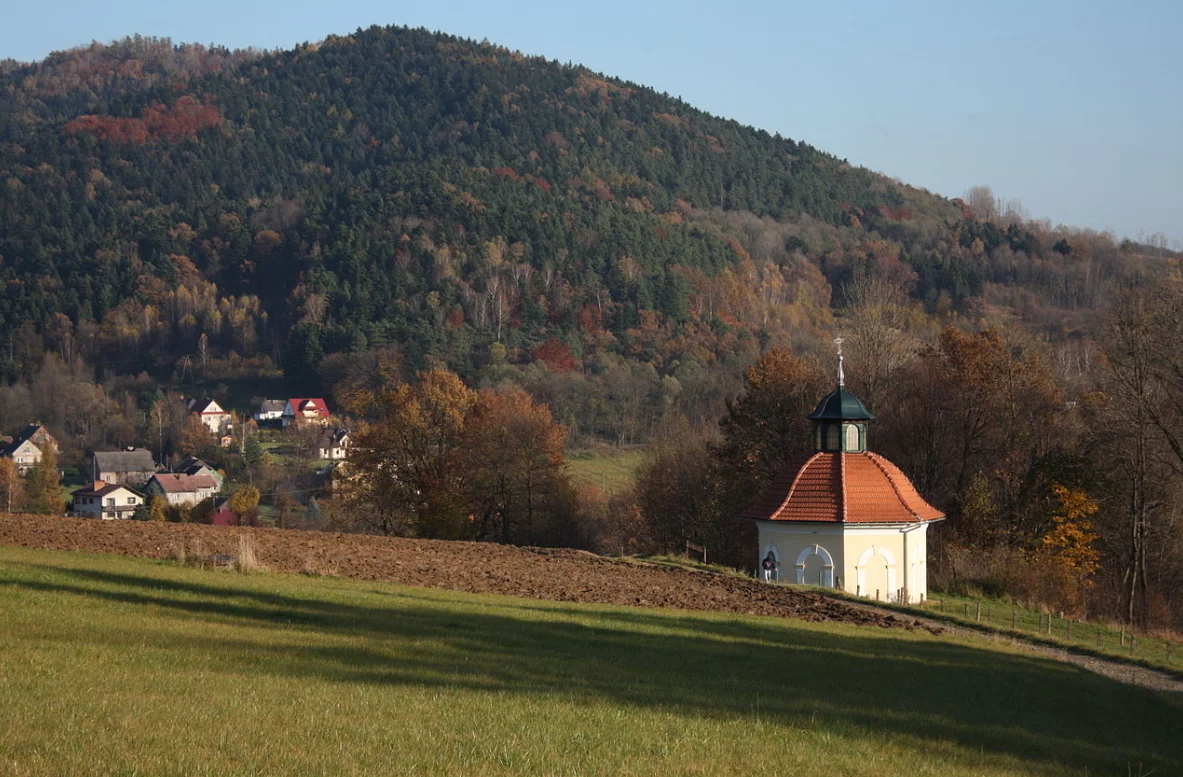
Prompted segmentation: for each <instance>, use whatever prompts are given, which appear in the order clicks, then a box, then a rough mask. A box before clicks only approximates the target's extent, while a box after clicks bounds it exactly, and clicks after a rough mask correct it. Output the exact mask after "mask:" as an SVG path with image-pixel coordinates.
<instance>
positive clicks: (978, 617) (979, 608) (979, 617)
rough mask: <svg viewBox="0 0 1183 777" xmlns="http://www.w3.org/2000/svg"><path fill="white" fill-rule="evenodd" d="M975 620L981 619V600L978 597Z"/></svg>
mask: <svg viewBox="0 0 1183 777" xmlns="http://www.w3.org/2000/svg"><path fill="white" fill-rule="evenodd" d="M974 620H975V621H981V620H982V600H981V599H978V614H977V615H975V616H974Z"/></svg>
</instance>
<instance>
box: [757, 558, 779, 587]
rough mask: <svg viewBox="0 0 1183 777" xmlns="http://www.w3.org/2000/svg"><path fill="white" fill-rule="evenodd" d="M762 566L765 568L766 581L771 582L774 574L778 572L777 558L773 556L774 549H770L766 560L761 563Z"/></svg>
mask: <svg viewBox="0 0 1183 777" xmlns="http://www.w3.org/2000/svg"><path fill="white" fill-rule="evenodd" d="M760 568H761V569H763V570H764V582H765V583H771V582H772V575H773V573H774V572H776V559H775V558H773V557H772V551H771V550H770V551H768V555H767V556H765V557H764V561H762V562H761V563H760Z"/></svg>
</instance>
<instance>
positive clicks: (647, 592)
mask: <svg viewBox="0 0 1183 777" xmlns="http://www.w3.org/2000/svg"><path fill="white" fill-rule="evenodd" d="M242 535H246V536H247V537H249V538H250V539H251V540H253V543H252V544H253V545H254V548H255V556H256V558H257V560H258V562H259V564H261V565H262V566H263V567H265V568H266V569H269V570H272V571H277V572H297V573H301V572H302V573H311V574H320V575H333V576H339V577H350V578H357V579H361V580H386V581H390V582H395V583H402V584H404V585H413V586H428V587H432V588H446V589H451V590H454V591H468V592H474V593H494V594H507V595H510V596H521V597H526V598H531V599H547V600H553V601H571V602H593V603H600V604H618V605H634V606H645V607H668V608H674V609H682V610H708V611H716V612H734V613H744V614H751V615H773V616H781V617H791V618H800V619H803V620H808V621H840V622H845V623H855V624H862V625H872V626H883V627H901V628H908V629H912V628H918V627H920V628H923V627H927V624H921V623H920V622H919V621H913V620H910V619H907V618H904V617H902V616H896V615H892V614H889V613H882V612H878V611H874V610H870V609H865V608H862V607H855V606H851V605H848V604H845V603H843V602H840V601H835V600H833V599H829V598H826V597H823V596H818V595H816V594H813V593H810V592H808V591H797V590H793V589H789V588H785V587H782V586H772V585H766V584H764V583H761V582H758V581H756V580H749V579H745V578H739V577H731V576H728V575H720V574H714V573H710V572H702V571H696V570H686V569H678V568H673V567H664V566H658V565H654V564H645V563H638V562H634V561H627V560H621V559H612V558H606V557H603V556H596V555H594V554H591V553H586V552H583V551H577V550H567V549H560V548H517V547H509V546H505V545H493V544H489V543H478V542H446V541H441V540H410V539H399V538H393V537H370V536H364V535H356V534H327V533H319V532H303V531H291V530H281V529H251V528H228V527H222V526H204V525H196V524H171V523H141V522H132V521H98V520H87V519H82V518H58V517H50V516H37V515H10V514H2V513H0V544H6V545H17V546H21V547H30V548H51V549H56V550H77V551H85V552H88V553H114V554H119V555H124V556H143V557H148V558H178V557H181V556H184V557H185V558H187V559H195V558H207V557H210V556H212V555H215V554H225V555H236V554H237V553H238V552H239V538H240V536H242Z"/></svg>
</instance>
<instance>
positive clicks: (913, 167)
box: [0, 0, 1183, 240]
mask: <svg viewBox="0 0 1183 777" xmlns="http://www.w3.org/2000/svg"><path fill="white" fill-rule="evenodd" d="M722 5H723V4H722V3H717V2H716V3H703V2H694V1H690V2H679V3H672V2H671V3H643V2H635V1H634V2H620V0H605V1H604V2H600V3H569V4H568V3H562V2H553V0H552V1H551V2H536V1H534V0H501V2H490V1H489V0H435V2H431V1H430V0H428V2H418V3H400V2H392V3H380V2H377V0H328V1H327V2H326V1H325V0H286V1H285V2H280V1H279V0H204V2H194V3H170V2H161V0H114V2H109V3H96V2H94V1H93V0H56V2H55V1H54V0H49V1H48V2H38V3H15V2H14V3H12V4H10V6H9V8H8V9H7V10H6V11H5V13H4V14H3V16H4V21H3V24H2V26H0V58H5V57H10V58H14V59H19V60H26V61H28V60H36V59H40V58H42V57H44V56H45V55H46V54H47V53H49V52H50V51H54V50H58V49H63V48H69V47H71V46H76V45H79V44H85V43H89V42H90V41H91V40H98V41H104V42H105V41H108V40H111V39H114V38H118V37H122V36H124V35H128V34H131V33H137V32H138V33H141V34H144V35H156V36H167V37H170V38H172V39H173V40H174V41H177V42H180V41H186V42H200V43H219V44H222V45H226V46H230V47H245V46H257V47H262V48H276V47H287V46H290V45H292V44H294V43H298V42H301V41H314V40H319V39H321V38H323V37H324V36H325V35H327V34H329V33H348V32H351V31H353V30H355V29H356V28H358V27H368V26H369V25H371V24H382V25H386V24H407V25H410V26H415V27H419V26H422V27H427V28H429V29H433V30H442V31H445V32H449V33H453V34H457V35H463V36H465V37H472V38H476V39H478V40H480V39H482V38H488V39H489V40H490V41H491V42H494V43H498V44H501V45H504V46H508V47H510V48H514V49H519V50H521V51H523V52H526V53H527V54H541V55H544V56H547V57H550V58H553V59H558V60H561V61H563V62H567V61H571V62H576V63H581V64H584V65H587V66H589V67H591V68H593V69H595V70H599V71H602V72H604V73H607V74H609V75H614V76H620V77H622V78H625V79H628V80H631V81H635V82H638V83H641V84H644V85H647V86H653V87H655V88H656V89H658V90H659V91H664V92H668V93H670V94H672V95H677V96H680V97H682V98H683V99H685V100H687V101H688V102H690V103H691V104H693V105H695V106H697V107H699V108H702V109H704V110H707V111H710V112H711V113H715V114H719V115H722V116H727V117H730V118H734V119H737V120H739V121H741V122H743V123H745V124H751V125H754V126H757V127H762V128H764V129H767V130H769V131H775V132H780V133H781V134H782V135H785V136H787V137H791V138H794V139H802V140H805V141H807V142H809V143H811V144H813V145H815V146H817V147H819V148H822V149H824V150H826V151H829V152H831V153H834V154H837V155H839V156H842V157H846V158H847V159H849V160H850V161H851V162H853V163H855V164H860V165H863V166H866V167H869V168H872V169H874V170H878V171H880V172H883V173H886V174H888V175H891V176H896V177H899V178H901V179H903V180H904V181H906V182H908V183H912V184H915V185H918V186H923V187H925V188H928V189H931V190H933V191H935V192H939V193H941V194H945V195H948V196H959V195H960V194H962V193H963V192H964V191H965V190H966V189H967V188H969V187H970V186H973V185H975V184H988V185H990V186H992V187H993V189H994V191H995V193H996V194H997V195H999V196H1000V197H1007V198H1014V199H1018V200H1021V201H1022V203H1023V204H1024V206H1026V208H1027V210H1028V211H1030V213H1031V215H1032V216H1034V217H1037V218H1048V219H1050V220H1051V221H1052V222H1053V223H1064V224H1071V225H1074V226H1081V227H1091V228H1094V229H1099V230H1102V229H1111V230H1113V231H1114V232H1116V233H1117V234H1118V235H1122V236H1130V237H1136V236H1137V235H1138V234H1139V232H1144V233H1145V234H1151V233H1154V232H1162V233H1164V234H1166V235H1167V236H1168V237H1170V238H1171V239H1173V240H1175V239H1183V132H1181V130H1183V50H1181V47H1180V40H1181V39H1183V38H1181V33H1183V0H1130V1H1129V2H1100V1H1093V0H1076V1H1075V2H1069V1H1068V0H1029V1H1028V2H1015V1H1012V0H996V1H995V2H978V3H975V2H949V1H948V0H944V1H943V2H907V3H904V2H892V3H886V2H862V1H861V0H858V1H855V0H848V1H847V2H842V3H837V2H829V1H822V0H819V1H818V2H808V3H793V2H784V1H783V0H781V1H780V2H777V0H763V1H762V2H759V1H745V0H734V2H733V3H732V6H733V7H732V8H730V9H728V10H723V9H721V8H720V6H722ZM888 6H891V7H890V8H889V7H888Z"/></svg>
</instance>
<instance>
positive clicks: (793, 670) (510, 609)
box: [0, 547, 1183, 777]
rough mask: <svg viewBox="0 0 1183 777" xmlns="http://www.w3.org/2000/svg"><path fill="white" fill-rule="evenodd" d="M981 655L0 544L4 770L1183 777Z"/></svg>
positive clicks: (1140, 733) (781, 626)
mask: <svg viewBox="0 0 1183 777" xmlns="http://www.w3.org/2000/svg"><path fill="white" fill-rule="evenodd" d="M1181 720H1183V701H1181V700H1180V699H1178V698H1176V697H1169V696H1166V695H1164V694H1159V693H1154V692H1151V691H1146V690H1142V689H1138V688H1131V687H1127V686H1123V685H1120V684H1118V683H1116V682H1114V681H1111V680H1108V679H1105V678H1102V677H1099V676H1096V675H1093V674H1090V673H1088V672H1086V671H1084V670H1081V669H1078V668H1076V667H1072V666H1068V665H1063V664H1057V663H1053V662H1051V661H1048V660H1044V659H1039V658H1035V657H1031V656H1027V655H1020V654H1017V653H1013V652H1008V651H1007V650H1006V648H1004V647H998V646H994V645H991V644H990V643H988V642H986V641H984V640H956V639H949V638H946V637H934V636H931V635H928V634H924V633H920V634H917V633H909V632H905V631H901V630H882V629H860V628H855V627H849V626H840V625H827V624H808V623H802V622H798V621H790V620H781V619H773V618H757V617H738V616H726V615H716V614H699V613H686V612H676V611H659V610H650V609H640V608H619V607H606V606H590V605H574V604H567V603H545V602H536V601H528V600H519V599H512V598H507V597H494V596H476V595H467V594H457V593H450V592H444V591H434V590H427V589H415V588H407V587H400V586H395V585H389V584H381V583H370V582H364V581H351V580H342V579H336V578H323V577H302V576H295V575H276V574H267V573H262V574H254V575H240V574H238V573H235V572H218V571H206V570H200V569H193V568H186V567H181V566H177V565H172V564H166V563H160V562H152V561H147V560H141V559H125V558H120V557H113V556H90V555H84V554H71V553H64V552H51V551H37V550H26V549H16V548H8V547H0V774H12V775H83V774H86V775H90V774H95V775H116V774H121V775H122V774H137V775H194V774H202V775H263V774H285V775H305V774H306V775H314V774H315V775H321V774H334V775H335V774H350V775H362V774H375V775H378V774H381V775H387V774H419V775H429V774H458V775H459V774H464V775H471V774H478V775H511V774H512V775H516V774H562V775H618V774H634V775H640V774H662V775H677V774H704V775H706V774H745V775H759V774H769V775H772V774H822V773H825V774H833V775H855V776H856V777H857V776H860V775H890V774H909V775H942V776H948V775H953V776H954V777H956V776H957V775H1068V774H1084V773H1086V770H1087V773H1088V774H1092V775H1100V774H1112V775H1117V774H1120V775H1127V774H1134V775H1137V774H1149V773H1150V772H1151V771H1152V770H1153V771H1154V773H1156V774H1162V775H1165V774H1179V773H1183V739H1181V738H1180V736H1179V733H1180V721H1181Z"/></svg>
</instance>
